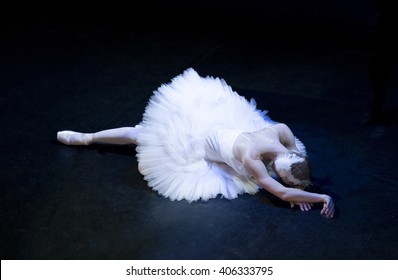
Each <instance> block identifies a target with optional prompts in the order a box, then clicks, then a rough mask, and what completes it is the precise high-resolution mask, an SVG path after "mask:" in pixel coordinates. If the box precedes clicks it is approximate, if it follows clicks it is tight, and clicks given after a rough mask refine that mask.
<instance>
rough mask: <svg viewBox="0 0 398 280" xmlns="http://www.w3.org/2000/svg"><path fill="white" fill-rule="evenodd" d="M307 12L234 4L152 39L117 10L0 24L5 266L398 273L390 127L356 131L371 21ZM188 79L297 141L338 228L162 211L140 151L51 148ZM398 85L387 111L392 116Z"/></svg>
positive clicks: (205, 206) (339, 12) (9, 17)
mask: <svg viewBox="0 0 398 280" xmlns="http://www.w3.org/2000/svg"><path fill="white" fill-rule="evenodd" d="M251 2H253V3H257V2H255V1H251ZM251 2H250V1H249V2H248V3H251ZM270 2H272V3H274V2H275V3H277V2H278V1H270ZM284 2H285V3H288V2H289V1H282V3H284ZM310 2H313V5H314V6H313V9H312V10H311V9H308V7H306V8H302V10H299V11H297V10H298V9H299V7H298V6H297V4H295V5H296V6H294V5H293V4H292V3H291V4H292V5H293V6H292V5H287V6H286V7H285V6H283V7H282V6H281V5H282V4H279V6H278V5H275V6H272V9H269V10H268V13H266V12H264V14H263V15H261V12H259V11H258V9H255V8H256V7H254V8H253V7H250V6H245V9H242V10H239V5H238V2H237V1H232V2H231V3H232V4H231V3H230V4H231V6H230V10H229V14H228V15H229V16H228V15H224V16H225V17H222V16H220V17H218V16H215V14H216V15H217V14H218V13H219V12H220V10H222V7H221V6H217V9H216V10H211V9H207V7H206V6H205V5H206V1H205V2H200V3H202V5H204V6H201V7H198V9H196V11H198V13H196V14H190V13H189V12H187V11H184V12H181V13H182V14H184V16H180V17H178V16H173V17H172V18H167V17H165V16H161V15H160V13H159V17H156V18H157V19H161V20H162V21H161V23H158V25H159V26H158V28H149V27H148V22H149V21H151V20H153V19H152V18H149V17H145V20H143V21H139V20H136V19H135V20H134V19H132V18H130V17H129V16H128V14H129V13H128V12H127V11H125V10H123V9H120V10H118V8H117V7H114V8H113V9H111V10H110V11H106V9H99V10H96V11H95V12H96V16H93V15H92V14H90V13H89V10H84V9H82V10H79V9H76V10H75V9H73V8H69V9H67V10H66V11H67V12H72V11H74V12H75V13H69V14H68V15H67V16H66V15H65V14H63V13H62V15H61V13H60V10H57V9H54V10H52V9H48V10H46V9H33V10H28V9H18V8H14V9H10V10H8V11H7V13H6V17H5V18H6V24H5V25H3V27H4V26H5V28H4V29H2V35H1V41H2V42H1V45H0V50H1V51H0V67H1V78H0V79H1V80H0V83H1V97H0V102H1V108H2V118H1V125H2V130H3V135H2V137H1V155H2V160H1V174H0V178H1V194H2V195H1V212H0V213H1V220H0V225H1V242H0V253H1V259H304V260H308V259H397V258H398V238H397V236H398V225H397V219H398V210H397V209H398V207H397V197H398V183H397V182H398V173H397V167H398V160H397V140H398V133H397V122H396V121H395V120H393V121H391V122H389V123H384V124H373V125H365V124H363V123H362V122H361V121H362V119H363V118H364V117H365V116H366V114H367V113H368V112H369V106H370V101H371V96H372V93H371V83H370V80H369V69H368V66H369V61H370V58H371V55H372V52H371V48H370V37H371V34H372V30H373V28H374V24H375V14H376V13H375V11H374V10H373V6H372V5H371V4H370V3H367V6H366V5H365V6H364V5H363V3H361V5H359V4H355V1H346V2H343V1H328V4H322V5H329V6H326V7H325V6H322V7H318V6H316V5H315V4H314V3H316V2H317V1H310ZM340 2H341V3H345V4H344V5H346V6H342V5H343V4H340V5H338V3H340ZM365 2H366V1H365ZM198 3H199V2H198ZM203 3H204V4H203ZM275 3H274V4H275ZM278 3H281V2H280V1H279V2H278ZM293 3H295V2H293ZM224 4H225V3H224ZM207 5H209V4H207ZM270 7H271V6H270ZM300 7H301V6H300ZM261 8H262V9H263V10H266V9H264V8H266V7H261ZM187 9H188V8H187ZM204 11H206V12H204ZM209 11H210V12H209ZM212 11H214V12H213V13H212ZM207 12H209V14H207ZM278 12H279V13H278ZM138 13H140V11H139V10H138V11H137V10H134V13H133V14H135V15H136V14H138ZM251 14H253V16H252V17H251V16H250V15H251ZM118 15H120V17H118ZM201 15H202V17H201ZM293 15H295V16H293ZM130 16H131V15H130ZM267 16H268V17H267ZM126 17H127V18H128V20H127V19H126ZM191 17H192V19H194V20H193V21H192V22H190V21H189V19H190V18H191ZM204 18H205V19H206V20H204ZM72 19H73V20H72ZM217 20H219V21H217ZM215 22H217V24H216V23H215ZM187 25H188V26H190V28H191V29H190V30H189V31H184V30H182V29H181V27H182V26H187ZM237 26H241V27H242V28H243V30H241V31H239V32H238V31H237V29H236V27H237ZM188 67H193V68H194V69H195V70H196V71H197V72H198V73H199V74H200V75H202V76H207V75H210V76H215V77H222V78H224V79H225V80H226V82H227V83H228V84H229V85H231V86H232V88H233V89H234V90H235V91H237V92H238V93H240V94H241V95H244V96H246V97H247V98H252V97H253V98H255V99H256V101H257V103H258V107H259V108H261V109H267V110H269V116H270V117H271V118H272V119H274V120H276V121H280V122H285V123H287V124H288V125H289V126H290V127H291V128H292V130H293V131H294V132H295V134H296V135H297V136H298V137H299V138H300V139H301V140H302V141H303V142H304V143H305V145H306V146H307V149H308V153H309V156H310V157H311V158H312V162H313V167H314V182H315V184H316V185H317V186H318V188H319V189H320V190H322V191H324V192H326V193H328V194H330V195H332V196H333V198H334V199H335V203H336V206H337V213H336V217H335V219H333V220H327V219H325V218H323V217H322V216H321V215H320V214H319V211H320V209H314V210H312V211H310V212H306V213H304V212H300V211H298V210H297V209H290V207H288V206H287V205H285V204H284V203H280V202H278V201H276V200H274V199H273V198H272V197H270V196H269V195H267V194H266V193H265V192H259V193H258V194H256V195H253V196H251V195H242V196H241V197H240V198H238V199H235V200H225V199H219V198H217V199H213V200H210V201H208V202H196V203H191V204H189V203H187V202H184V201H181V202H171V201H169V200H168V199H166V198H163V197H161V196H159V195H158V194H157V193H155V192H154V191H152V190H151V189H150V188H149V187H147V185H146V182H145V181H144V180H143V178H142V176H141V175H140V173H139V172H138V171H137V162H136V159H135V150H134V147H132V146H122V147H116V146H99V145H96V146H89V147H70V146H65V145H62V144H60V143H58V142H57V141H56V132H57V131H59V130H64V129H72V130H78V131H85V132H94V131H97V130H102V129H108V128H113V127H119V126H131V125H134V124H136V123H138V122H139V121H140V119H141V114H142V113H143V111H144V108H145V105H146V102H147V101H148V98H149V96H150V95H151V94H152V91H153V90H155V89H156V88H157V87H158V86H160V85H161V84H162V83H167V82H169V81H170V79H171V78H173V77H174V76H175V75H178V74H180V73H182V71H183V70H185V69H186V68H188ZM396 78H397V74H396V71H395V72H394V73H393V77H392V79H391V80H390V82H389V84H388V86H389V91H390V92H389V95H388V99H387V102H386V107H387V108H394V107H396V106H397V99H396V98H397V96H396V93H397V84H396V81H397V79H396ZM394 79H395V82H394ZM319 189H318V190H319Z"/></svg>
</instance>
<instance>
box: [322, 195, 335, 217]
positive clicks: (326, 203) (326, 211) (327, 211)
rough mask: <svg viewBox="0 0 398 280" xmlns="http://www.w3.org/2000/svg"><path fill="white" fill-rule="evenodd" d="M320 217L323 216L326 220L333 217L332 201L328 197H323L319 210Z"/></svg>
mask: <svg viewBox="0 0 398 280" xmlns="http://www.w3.org/2000/svg"><path fill="white" fill-rule="evenodd" d="M321 215H325V216H326V218H333V216H334V203H333V199H332V198H331V197H330V196H328V195H324V198H323V208H322V210H321Z"/></svg>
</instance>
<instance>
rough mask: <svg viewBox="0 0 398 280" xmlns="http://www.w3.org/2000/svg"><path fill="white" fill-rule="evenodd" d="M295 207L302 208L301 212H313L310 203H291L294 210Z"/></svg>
mask: <svg viewBox="0 0 398 280" xmlns="http://www.w3.org/2000/svg"><path fill="white" fill-rule="evenodd" d="M294 205H297V206H299V207H300V210H301V211H309V210H311V207H312V203H308V202H294V203H293V202H290V206H291V207H292V208H293V207H294Z"/></svg>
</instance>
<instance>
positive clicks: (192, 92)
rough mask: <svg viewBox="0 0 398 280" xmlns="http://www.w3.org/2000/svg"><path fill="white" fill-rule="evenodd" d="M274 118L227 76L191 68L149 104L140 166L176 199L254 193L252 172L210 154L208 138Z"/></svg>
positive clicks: (256, 126) (159, 188)
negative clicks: (237, 89)
mask: <svg viewBox="0 0 398 280" xmlns="http://www.w3.org/2000/svg"><path fill="white" fill-rule="evenodd" d="M274 123H275V122H274V121H272V120H271V119H270V118H269V117H268V116H267V111H261V110H258V109H257V108H256V102H255V101H254V99H251V100H250V101H248V100H247V99H245V98H244V97H243V96H240V95H239V94H237V93H236V92H235V91H233V90H232V88H231V87H230V86H229V85H227V83H226V82H225V81H224V80H223V79H220V78H214V77H209V76H207V77H200V76H199V75H198V73H197V72H196V71H195V70H194V69H192V68H189V69H187V70H185V71H184V72H183V73H182V74H180V75H178V76H177V77H175V78H173V79H172V80H171V82H170V83H168V84H163V85H161V86H160V87H159V88H158V89H157V90H156V91H154V94H153V95H152V97H151V98H150V100H149V102H148V104H147V107H146V109H145V113H144V115H143V119H142V122H141V123H140V125H142V126H143V129H142V132H141V133H140V135H139V136H138V139H137V140H138V145H137V148H136V150H137V159H138V162H139V170H140V172H141V173H142V175H143V176H144V179H145V180H146V181H147V182H148V185H149V186H150V187H151V188H153V189H154V190H156V191H157V192H158V193H159V194H161V195H163V196H165V197H167V198H169V199H171V200H183V199H185V200H187V201H189V202H192V201H197V200H200V199H201V200H203V201H206V200H208V199H211V198H215V197H217V196H221V197H223V198H227V199H234V198H237V197H238V195H240V194H243V193H250V194H254V193H256V192H257V191H258V186H257V184H256V183H255V182H254V181H253V180H252V178H251V177H250V176H245V175H243V174H239V173H238V172H236V170H234V169H233V168H231V167H230V166H228V165H226V164H223V163H217V162H213V161H211V160H209V159H208V158H206V152H205V142H206V139H207V137H208V136H209V135H211V133H214V131H215V130H217V129H222V128H230V129H238V130H239V129H240V130H242V131H248V132H251V131H255V130H259V129H262V128H265V127H267V126H269V125H271V124H274ZM298 144H299V145H301V146H302V147H301V149H304V151H305V148H304V145H302V143H301V142H300V141H299V142H298Z"/></svg>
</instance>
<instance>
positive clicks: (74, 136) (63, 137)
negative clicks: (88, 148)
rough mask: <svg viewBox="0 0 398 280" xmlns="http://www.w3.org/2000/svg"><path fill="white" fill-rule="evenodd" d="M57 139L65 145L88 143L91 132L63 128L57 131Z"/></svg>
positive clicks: (90, 140) (91, 138)
mask: <svg viewBox="0 0 398 280" xmlns="http://www.w3.org/2000/svg"><path fill="white" fill-rule="evenodd" d="M57 140H58V141H59V142H61V143H63V144H65V145H90V144H91V142H92V140H93V135H92V134H91V133H81V132H76V131H71V130H63V131H59V132H58V133H57Z"/></svg>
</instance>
